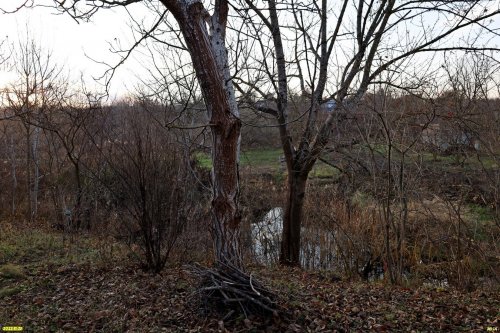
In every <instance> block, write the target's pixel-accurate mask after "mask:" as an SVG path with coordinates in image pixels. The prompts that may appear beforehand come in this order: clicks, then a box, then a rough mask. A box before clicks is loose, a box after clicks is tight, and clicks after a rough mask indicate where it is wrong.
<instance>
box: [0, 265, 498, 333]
mask: <svg viewBox="0 0 500 333" xmlns="http://www.w3.org/2000/svg"><path fill="white" fill-rule="evenodd" d="M256 276H259V277H261V278H262V279H263V280H264V281H265V283H266V284H268V285H269V286H271V287H272V288H273V289H274V290H277V291H278V293H279V295H280V300H279V302H280V305H281V306H282V307H283V308H284V312H283V313H282V314H281V315H280V316H274V317H273V318H270V319H266V320H263V319H259V318H256V317H249V318H244V317H243V318H241V317H240V318H237V319H236V320H231V321H221V320H220V318H215V317H208V318H207V317H204V316H203V315H202V314H201V313H199V312H198V308H197V306H196V304H194V303H193V297H191V295H192V294H193V292H194V291H195V287H196V282H195V281H194V279H193V277H192V276H190V275H189V274H188V273H186V272H185V271H184V270H183V269H182V268H181V267H176V268H170V269H167V270H165V271H164V272H162V275H150V274H146V273H143V272H141V271H139V270H137V269H135V268H134V267H133V266H127V264H123V265H122V266H116V267H108V268H106V269H102V268H98V267H94V266H92V265H91V264H79V265H77V264H71V265H65V266H58V267H54V266H46V267H38V269H37V270H36V274H29V275H27V276H26V277H25V278H24V279H23V280H22V283H23V285H24V287H23V288H21V289H20V290H19V291H18V292H17V293H16V294H13V295H7V296H3V297H2V299H1V301H2V305H3V306H2V307H0V322H1V323H7V322H8V323H16V324H22V325H24V326H25V327H26V331H28V332H29V331H35V332H39V331H43V332H58V331H61V332H368V331H373V332H412V331H413V332H443V331H445V332H449V331H453V332H460V331H473V332H484V331H485V330H486V329H487V327H495V328H496V327H498V324H499V323H498V309H499V308H500V300H499V295H498V293H497V292H495V291H494V290H491V291H488V290H486V291H477V292H472V293H463V292H459V291H456V290H453V289H448V290H446V291H445V292H443V291H437V290H436V289H429V288H416V289H409V288H400V287H391V286H386V285H383V284H368V283H358V282H346V281H341V282H332V280H330V279H324V278H322V277H321V276H319V275H317V274H309V273H307V272H304V271H300V270H297V269H288V268H280V269H263V268H260V269H257V272H256ZM11 283H18V282H16V281H12V282H11ZM9 287H12V286H9Z"/></svg>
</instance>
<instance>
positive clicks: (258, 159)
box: [195, 148, 338, 179]
mask: <svg viewBox="0 0 500 333" xmlns="http://www.w3.org/2000/svg"><path fill="white" fill-rule="evenodd" d="M195 156H196V158H197V160H198V162H199V163H200V166H201V167H203V168H207V169H210V168H211V167H212V160H211V158H210V155H208V154H206V153H201V152H199V153H197V154H196V155H195ZM282 158H283V151H282V150H281V148H278V149H270V148H269V149H251V150H244V151H242V152H241V156H240V166H241V167H242V168H245V169H246V170H249V171H251V172H268V173H272V174H273V175H274V176H275V177H276V178H277V179H283V178H284V176H285V174H286V166H285V164H284V162H281V161H282ZM336 176H338V170H336V169H335V168H333V167H331V166H329V165H327V164H325V163H323V162H321V161H318V162H317V163H316V165H315V166H314V168H313V170H312V171H311V174H310V177H311V178H333V177H336Z"/></svg>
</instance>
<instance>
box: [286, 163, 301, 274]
mask: <svg viewBox="0 0 500 333" xmlns="http://www.w3.org/2000/svg"><path fill="white" fill-rule="evenodd" d="M306 184H307V175H305V176H304V175H302V174H300V173H296V172H292V173H289V175H288V196H287V202H286V207H285V211H284V213H283V234H282V240H281V253H280V263H281V264H282V265H287V266H300V228H301V224H302V211H303V208H304V196H305V191H306Z"/></svg>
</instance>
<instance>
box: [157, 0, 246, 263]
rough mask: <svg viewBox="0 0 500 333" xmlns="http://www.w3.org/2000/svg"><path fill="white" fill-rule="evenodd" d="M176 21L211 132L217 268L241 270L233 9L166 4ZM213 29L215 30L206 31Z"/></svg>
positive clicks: (218, 4)
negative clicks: (230, 61)
mask: <svg viewBox="0 0 500 333" xmlns="http://www.w3.org/2000/svg"><path fill="white" fill-rule="evenodd" d="M162 2H163V3H164V4H165V6H166V7H167V9H169V10H170V11H171V12H172V13H173V15H174V17H175V19H176V20H177V22H178V24H179V27H180V30H181V31H182V34H183V36H184V39H185V42H186V45H187V47H188V50H189V52H190V54H191V59H192V62H193V67H194V69H195V72H196V77H197V79H198V81H199V83H200V86H201V90H202V93H203V97H204V100H205V105H206V108H207V112H208V116H209V119H210V128H211V133H212V161H213V169H212V185H213V193H212V221H211V222H212V223H211V232H212V238H213V242H214V251H215V259H216V262H217V263H218V264H221V263H222V264H230V265H233V266H236V267H242V260H241V249H240V241H239V240H240V221H241V215H240V210H239V207H238V192H239V177H238V154H239V142H240V128H241V121H240V119H239V113H238V107H237V104H236V99H235V95H234V90H233V85H232V82H231V80H230V73H229V68H228V65H227V50H226V47H225V29H226V22H227V13H228V4H227V2H226V1H216V3H215V9H214V14H213V15H212V16H210V15H209V14H208V12H207V11H206V10H205V8H204V7H203V5H202V3H201V2H197V1H196V2H193V1H185V2H172V1H167V0H162ZM207 25H208V26H209V27H210V31H209V30H208V29H207V28H208V27H207Z"/></svg>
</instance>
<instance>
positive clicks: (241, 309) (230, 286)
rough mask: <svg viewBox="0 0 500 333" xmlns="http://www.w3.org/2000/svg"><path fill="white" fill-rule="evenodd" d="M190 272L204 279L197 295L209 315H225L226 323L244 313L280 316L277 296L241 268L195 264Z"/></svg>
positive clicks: (221, 264)
mask: <svg viewBox="0 0 500 333" xmlns="http://www.w3.org/2000/svg"><path fill="white" fill-rule="evenodd" d="M189 269H190V271H191V272H193V273H194V274H196V275H197V276H199V277H200V279H201V285H200V288H199V289H198V291H197V294H198V295H199V296H200V299H201V306H202V307H203V310H204V311H206V312H214V311H215V312H218V313H222V314H225V315H224V318H223V320H226V319H229V318H230V317H234V316H236V315H240V314H243V315H244V316H245V317H248V316H251V315H257V316H271V315H273V314H274V315H276V314H277V313H278V306H277V304H276V302H275V301H274V300H275V299H276V296H275V294H274V293H272V292H271V291H270V290H268V289H267V288H266V287H264V286H263V285H262V283H260V282H259V281H257V280H256V279H255V278H254V277H253V276H252V274H247V273H245V272H243V271H242V270H241V269H239V268H237V267H234V266H231V265H228V264H223V263H219V264H218V265H217V266H216V267H214V268H208V267H203V266H201V265H199V264H195V265H192V266H190V267H189Z"/></svg>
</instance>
